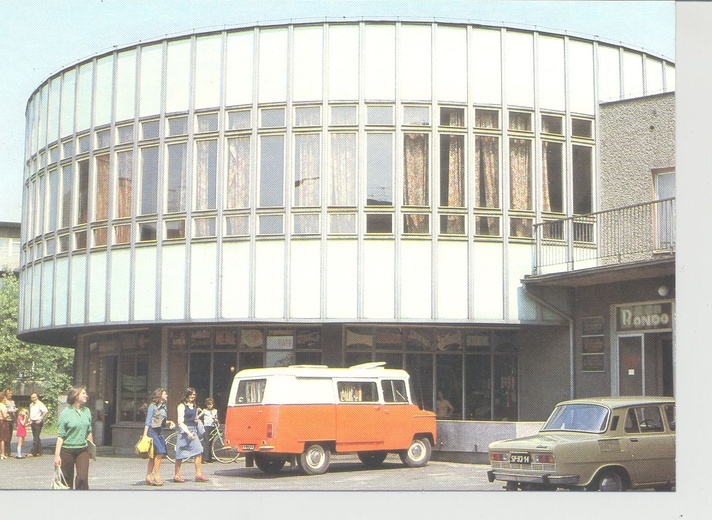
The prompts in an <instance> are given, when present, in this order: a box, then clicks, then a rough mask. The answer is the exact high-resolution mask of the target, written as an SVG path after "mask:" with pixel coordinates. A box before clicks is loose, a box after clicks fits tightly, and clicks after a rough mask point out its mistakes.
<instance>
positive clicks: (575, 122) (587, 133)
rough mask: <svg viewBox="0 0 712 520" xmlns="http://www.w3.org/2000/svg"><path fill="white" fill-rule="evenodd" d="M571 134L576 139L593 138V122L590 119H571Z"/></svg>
mask: <svg viewBox="0 0 712 520" xmlns="http://www.w3.org/2000/svg"><path fill="white" fill-rule="evenodd" d="M571 134H572V135H573V136H574V137H587V138H591V137H593V121H591V120H589V119H577V118H575V117H574V118H572V119H571Z"/></svg>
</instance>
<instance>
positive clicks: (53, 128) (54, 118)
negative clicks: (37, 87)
mask: <svg viewBox="0 0 712 520" xmlns="http://www.w3.org/2000/svg"><path fill="white" fill-rule="evenodd" d="M61 83H62V82H61V77H57V78H54V79H53V80H52V81H51V82H50V84H49V104H48V107H47V142H48V143H51V142H54V141H56V140H57V139H58V138H59V92H60V89H61V86H62V85H61Z"/></svg>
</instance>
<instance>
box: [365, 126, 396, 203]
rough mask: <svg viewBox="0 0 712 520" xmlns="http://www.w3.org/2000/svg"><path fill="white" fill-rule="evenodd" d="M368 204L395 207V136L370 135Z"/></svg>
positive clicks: (367, 180)
mask: <svg viewBox="0 0 712 520" xmlns="http://www.w3.org/2000/svg"><path fill="white" fill-rule="evenodd" d="M366 145H367V152H366V204H367V205H369V206H391V205H393V134H368V136H367V141H366Z"/></svg>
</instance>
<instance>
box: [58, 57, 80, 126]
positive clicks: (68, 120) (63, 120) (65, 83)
mask: <svg viewBox="0 0 712 520" xmlns="http://www.w3.org/2000/svg"><path fill="white" fill-rule="evenodd" d="M76 79H77V74H76V72H75V71H74V69H72V70H70V71H69V72H67V73H65V74H64V76H63V77H62V101H61V104H62V108H61V111H60V116H59V135H60V137H64V136H66V135H69V134H71V133H72V132H73V131H74V99H75V89H76V86H77V85H76Z"/></svg>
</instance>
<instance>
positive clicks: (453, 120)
mask: <svg viewBox="0 0 712 520" xmlns="http://www.w3.org/2000/svg"><path fill="white" fill-rule="evenodd" d="M440 126H457V127H464V126H465V109H464V108H452V107H440Z"/></svg>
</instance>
